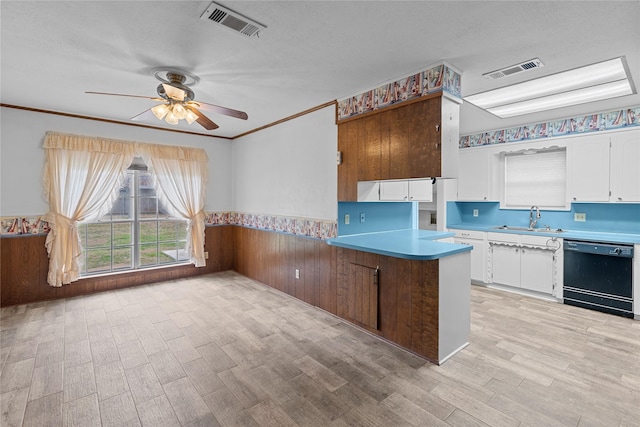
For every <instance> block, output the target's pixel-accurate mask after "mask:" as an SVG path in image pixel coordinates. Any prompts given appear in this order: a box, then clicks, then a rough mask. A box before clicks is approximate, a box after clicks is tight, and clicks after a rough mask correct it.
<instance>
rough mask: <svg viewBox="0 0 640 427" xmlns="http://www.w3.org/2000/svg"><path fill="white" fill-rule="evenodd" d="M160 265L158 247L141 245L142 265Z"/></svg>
mask: <svg viewBox="0 0 640 427" xmlns="http://www.w3.org/2000/svg"><path fill="white" fill-rule="evenodd" d="M157 263H158V247H157V245H156V244H155V243H154V244H151V245H140V265H141V266H148V265H155V264H157Z"/></svg>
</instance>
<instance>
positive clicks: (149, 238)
mask: <svg viewBox="0 0 640 427" xmlns="http://www.w3.org/2000/svg"><path fill="white" fill-rule="evenodd" d="M157 227H158V222H157V221H144V222H141V223H140V228H139V230H140V237H139V239H140V243H150V242H155V241H157V240H158V237H157V230H158V228H157Z"/></svg>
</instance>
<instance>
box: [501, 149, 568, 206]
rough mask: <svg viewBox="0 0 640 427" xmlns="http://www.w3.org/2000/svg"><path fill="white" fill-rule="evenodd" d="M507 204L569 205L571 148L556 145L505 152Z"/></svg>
mask: <svg viewBox="0 0 640 427" xmlns="http://www.w3.org/2000/svg"><path fill="white" fill-rule="evenodd" d="M504 170H505V174H504V197H503V207H506V208H527V209H528V208H529V207H531V206H533V205H536V206H539V207H540V208H543V207H544V208H547V209H566V207H567V197H566V189H567V151H566V149H554V150H546V151H538V152H535V151H534V152H528V151H526V152H520V153H510V154H506V155H505V156H504Z"/></svg>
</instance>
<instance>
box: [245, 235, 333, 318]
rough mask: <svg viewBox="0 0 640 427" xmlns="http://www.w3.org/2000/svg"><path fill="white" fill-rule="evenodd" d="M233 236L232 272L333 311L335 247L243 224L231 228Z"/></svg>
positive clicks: (314, 240)
mask: <svg viewBox="0 0 640 427" xmlns="http://www.w3.org/2000/svg"><path fill="white" fill-rule="evenodd" d="M234 236H235V238H234V241H235V256H234V260H235V262H234V267H233V269H234V270H235V271H237V272H238V273H240V274H242V275H244V276H247V277H250V278H252V279H255V280H258V281H260V282H262V283H264V284H266V285H269V286H271V287H273V288H275V289H278V290H280V291H282V292H285V293H287V294H289V295H291V296H293V297H296V298H298V299H300V300H302V301H304V302H306V303H308V304H311V305H313V306H316V307H319V308H321V309H323V310H325V311H328V312H329V313H333V314H336V295H337V292H336V247H335V246H329V245H327V244H326V243H325V242H324V241H322V240H317V239H311V238H306V237H299V236H292V235H288V234H282V233H276V232H272V231H264V230H256V229H252V228H244V227H235V228H234ZM296 270H298V278H296Z"/></svg>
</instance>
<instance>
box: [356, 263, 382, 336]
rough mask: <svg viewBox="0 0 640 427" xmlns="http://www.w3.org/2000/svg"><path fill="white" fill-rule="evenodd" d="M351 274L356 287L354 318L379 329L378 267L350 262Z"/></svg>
mask: <svg viewBox="0 0 640 427" xmlns="http://www.w3.org/2000/svg"><path fill="white" fill-rule="evenodd" d="M350 276H351V280H350V282H351V283H352V284H353V286H354V288H355V292H354V297H355V298H354V299H355V300H354V301H353V303H354V304H353V306H354V309H355V318H354V319H353V320H355V321H356V322H357V323H360V324H361V325H364V326H367V327H369V328H371V329H378V269H377V268H371V267H366V266H364V265H360V264H350Z"/></svg>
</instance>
